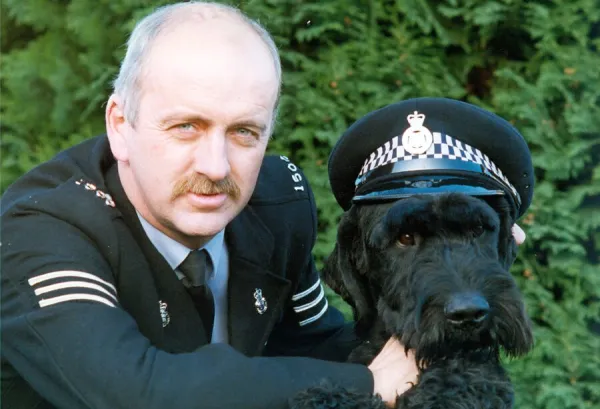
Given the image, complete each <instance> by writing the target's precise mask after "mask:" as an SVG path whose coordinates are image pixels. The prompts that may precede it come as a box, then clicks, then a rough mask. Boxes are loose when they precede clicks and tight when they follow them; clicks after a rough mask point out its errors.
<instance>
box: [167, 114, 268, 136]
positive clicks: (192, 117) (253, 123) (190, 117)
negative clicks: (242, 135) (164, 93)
mask: <svg viewBox="0 0 600 409" xmlns="http://www.w3.org/2000/svg"><path fill="white" fill-rule="evenodd" d="M182 122H190V123H194V122H200V123H205V124H208V125H210V124H212V122H213V121H211V120H210V119H208V118H205V117H203V116H202V115H198V114H172V115H168V116H166V117H165V118H163V119H161V120H160V121H159V125H160V126H161V127H167V126H169V125H172V124H174V123H182ZM243 127H248V128H256V129H258V130H259V131H260V132H265V131H266V130H267V128H268V126H267V125H266V124H265V123H264V122H262V121H257V120H255V119H250V118H248V119H241V120H239V121H235V122H233V124H232V125H230V128H243Z"/></svg>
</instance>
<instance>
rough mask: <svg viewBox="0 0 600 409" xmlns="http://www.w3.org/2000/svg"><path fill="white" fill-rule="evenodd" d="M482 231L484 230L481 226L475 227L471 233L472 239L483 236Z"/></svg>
mask: <svg viewBox="0 0 600 409" xmlns="http://www.w3.org/2000/svg"><path fill="white" fill-rule="evenodd" d="M484 231H485V228H484V227H483V225H481V224H478V225H477V226H475V227H473V230H472V231H471V232H472V233H473V237H479V236H481V235H482V234H483V232H484Z"/></svg>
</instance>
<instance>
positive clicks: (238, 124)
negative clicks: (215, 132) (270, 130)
mask: <svg viewBox="0 0 600 409" xmlns="http://www.w3.org/2000/svg"><path fill="white" fill-rule="evenodd" d="M231 127H232V128H246V127H247V128H256V129H258V130H259V131H260V132H261V133H262V132H265V131H266V130H267V125H266V124H264V123H262V122H259V121H254V120H251V119H250V120H247V119H245V120H242V121H239V122H237V121H236V122H234V124H233V125H232V126H231Z"/></svg>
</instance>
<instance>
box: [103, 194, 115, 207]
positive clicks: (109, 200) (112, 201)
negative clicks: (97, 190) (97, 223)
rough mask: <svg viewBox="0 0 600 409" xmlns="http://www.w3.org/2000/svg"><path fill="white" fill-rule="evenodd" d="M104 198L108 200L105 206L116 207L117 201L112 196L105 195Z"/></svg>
mask: <svg viewBox="0 0 600 409" xmlns="http://www.w3.org/2000/svg"><path fill="white" fill-rule="evenodd" d="M104 198H105V199H106V200H105V201H104V204H105V205H107V206H110V207H115V201H114V200H113V198H112V196H111V195H109V194H108V193H105V194H104Z"/></svg>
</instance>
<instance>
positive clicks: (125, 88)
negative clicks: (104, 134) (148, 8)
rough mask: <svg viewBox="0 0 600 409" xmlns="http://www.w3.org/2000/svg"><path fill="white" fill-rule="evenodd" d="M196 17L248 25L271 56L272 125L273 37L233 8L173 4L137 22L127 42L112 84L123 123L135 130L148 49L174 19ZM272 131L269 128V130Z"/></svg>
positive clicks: (277, 68)
mask: <svg viewBox="0 0 600 409" xmlns="http://www.w3.org/2000/svg"><path fill="white" fill-rule="evenodd" d="M179 15H181V16H184V18H186V17H188V16H200V17H220V16H229V17H237V18H239V19H240V20H241V21H242V22H243V23H246V24H248V26H250V27H251V28H252V29H254V31H255V32H256V33H257V34H258V35H259V36H260V38H261V39H262V40H263V41H264V43H265V45H266V46H267V48H268V49H269V51H270V52H271V55H272V57H273V62H274V64H275V72H276V75H277V80H278V83H279V85H278V90H277V102H276V104H275V112H274V113H273V124H272V125H274V123H275V121H276V117H277V110H278V105H279V94H280V92H281V61H280V58H279V51H278V50H277V45H276V44H275V41H274V40H273V37H271V35H270V34H269V32H268V31H267V30H266V29H265V28H264V27H263V26H262V25H261V24H260V23H259V22H258V21H256V20H253V19H251V18H250V17H248V16H247V15H245V14H244V13H243V12H242V11H241V10H239V9H238V8H236V7H233V6H229V5H225V4H220V3H213V2H207V1H189V2H185V3H175V4H170V5H166V6H162V7H159V8H157V9H156V10H155V11H153V12H152V13H150V14H149V15H147V16H146V17H144V18H143V19H142V20H140V21H139V22H138V23H137V25H136V26H135V28H134V29H133V31H132V33H131V35H130V37H129V39H128V41H127V51H126V53H125V57H124V58H123V61H122V62H121V67H120V69H119V73H118V75H117V77H116V79H115V80H114V82H113V92H114V93H115V94H117V95H119V96H120V97H121V99H122V103H123V110H124V115H125V119H126V120H127V122H129V123H130V124H131V125H132V126H135V123H136V120H137V115H138V110H139V104H140V97H141V80H142V74H143V72H144V68H145V59H146V56H147V54H148V52H149V50H150V48H151V45H152V42H153V41H154V40H155V39H156V38H157V37H158V35H159V34H160V33H161V31H163V30H165V28H168V26H169V24H170V23H172V21H173V20H174V18H175V17H176V16H179ZM271 128H273V126H272V127H271Z"/></svg>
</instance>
